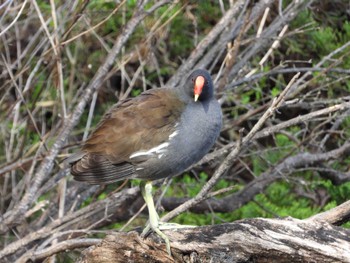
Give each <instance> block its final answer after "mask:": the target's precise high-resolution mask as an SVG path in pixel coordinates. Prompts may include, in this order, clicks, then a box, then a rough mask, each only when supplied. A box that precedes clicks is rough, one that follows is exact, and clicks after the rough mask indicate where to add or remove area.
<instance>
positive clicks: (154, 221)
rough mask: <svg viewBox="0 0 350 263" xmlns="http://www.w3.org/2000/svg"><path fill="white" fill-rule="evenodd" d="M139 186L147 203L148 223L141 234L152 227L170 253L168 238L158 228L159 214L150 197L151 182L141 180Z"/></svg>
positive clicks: (144, 233) (144, 234)
mask: <svg viewBox="0 0 350 263" xmlns="http://www.w3.org/2000/svg"><path fill="white" fill-rule="evenodd" d="M140 187H141V193H142V196H143V199H144V200H145V203H146V205H147V208H148V214H149V224H148V225H147V226H146V227H145V229H144V230H143V232H142V236H146V235H147V233H148V232H149V231H150V229H152V230H153V231H154V232H156V233H157V234H158V235H159V236H160V237H161V238H162V239H163V240H164V241H165V245H166V250H167V252H168V254H169V255H171V250H170V241H169V238H168V237H167V236H166V235H165V234H164V233H162V231H160V229H159V216H158V214H157V211H156V208H155V207H154V202H153V197H152V182H146V183H144V182H142V183H141V185H140Z"/></svg>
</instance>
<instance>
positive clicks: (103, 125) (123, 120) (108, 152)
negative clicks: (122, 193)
mask: <svg viewBox="0 0 350 263" xmlns="http://www.w3.org/2000/svg"><path fill="white" fill-rule="evenodd" d="M183 107H184V104H183V103H182V102H181V101H180V100H178V99H177V97H176V96H175V95H174V93H173V90H172V89H168V88H163V89H155V90H150V91H147V92H145V93H143V94H141V95H140V96H138V97H136V98H133V99H129V100H126V101H124V102H122V103H120V104H117V105H116V106H114V107H113V108H112V109H111V110H110V111H109V112H108V113H107V114H106V115H105V116H104V118H103V119H102V120H101V122H100V124H99V125H98V126H97V128H96V130H95V131H94V132H93V133H92V134H91V136H90V137H89V139H88V140H87V141H86V142H85V144H84V146H83V148H82V151H81V152H80V153H77V154H76V155H73V156H72V157H70V158H69V160H68V162H70V163H73V165H72V169H71V172H72V174H73V175H74V176H75V179H77V180H81V181H88V182H90V183H106V182H112V181H117V180H121V179H124V178H126V177H129V176H131V175H132V174H133V171H134V164H133V163H132V162H131V161H130V159H129V157H130V155H132V154H133V153H135V152H138V151H142V150H149V149H151V148H153V147H156V146H158V145H160V144H161V143H163V142H165V141H167V140H168V139H169V135H170V134H171V133H172V132H173V131H174V129H175V125H176V123H177V121H178V120H179V119H180V115H181V112H182V110H183Z"/></svg>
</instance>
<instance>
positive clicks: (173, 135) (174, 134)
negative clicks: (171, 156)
mask: <svg viewBox="0 0 350 263" xmlns="http://www.w3.org/2000/svg"><path fill="white" fill-rule="evenodd" d="M178 133H179V132H178V131H174V132H173V133H172V134H170V135H169V140H170V139H171V138H174V137H175V136H176V135H177V134H178Z"/></svg>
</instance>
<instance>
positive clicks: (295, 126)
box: [0, 0, 350, 262]
mask: <svg viewBox="0 0 350 263" xmlns="http://www.w3.org/2000/svg"><path fill="white" fill-rule="evenodd" d="M142 4H143V2H142V1H130V0H129V1H98V0H96V1H95V0H90V1H89V0H87V1H78V0H77V1H54V0H52V1H35V0H34V1H4V2H3V3H2V4H0V38H1V41H0V52H1V58H0V68H1V71H0V143H1V147H0V235H1V236H2V238H1V239H0V247H1V249H2V252H1V251H0V258H3V259H4V260H6V261H9V262H13V260H14V259H18V260H20V259H21V260H23V261H22V262H25V260H27V259H28V258H30V257H32V258H33V259H34V260H43V259H45V258H46V260H47V262H49V261H56V262H73V261H74V260H75V259H76V257H77V255H78V254H79V253H78V251H79V250H75V251H73V250H72V251H70V252H64V251H65V249H74V248H80V247H86V246H89V245H91V244H95V243H96V242H98V241H99V238H102V237H103V236H104V235H105V234H106V233H108V231H109V229H115V228H118V229H122V230H130V229H134V228H136V227H139V226H143V225H144V224H145V223H146V220H147V215H146V213H145V212H144V211H143V210H142V209H143V208H142V205H143V202H142V199H141V198H140V193H139V192H138V188H137V187H136V186H137V183H138V182H135V181H133V182H131V181H127V182H123V183H116V184H113V185H108V186H88V185H85V184H82V183H77V182H75V181H73V180H72V177H71V176H70V175H69V172H68V170H67V169H66V167H64V164H63V163H62V162H61V161H62V160H63V159H64V158H65V157H66V156H67V155H68V154H69V153H70V152H74V151H76V149H77V147H78V146H79V144H80V143H81V141H83V140H84V138H86V136H87V135H88V133H89V132H90V131H91V129H93V127H94V126H95V125H96V124H97V122H98V121H99V119H101V116H102V115H103V113H104V112H105V111H106V110H107V109H108V108H109V107H110V106H111V105H113V104H114V103H116V102H117V101H119V100H122V99H125V98H127V97H135V96H137V95H139V94H140V93H141V92H142V91H144V90H146V89H150V88H156V87H160V86H164V85H170V86H175V85H181V82H182V81H183V79H185V78H186V76H187V74H189V72H190V71H191V70H192V69H194V68H197V67H204V68H207V69H208V70H210V71H211V73H212V75H213V79H214V80H215V83H216V89H217V97H218V99H219V100H220V102H221V104H222V110H223V113H224V127H223V129H222V132H221V136H220V139H219V140H218V142H217V143H216V146H215V148H214V149H213V152H212V153H210V154H209V155H208V156H207V157H205V159H203V160H202V161H201V162H200V163H199V164H198V165H196V166H195V167H193V168H192V169H191V170H189V171H187V172H186V173H185V174H183V175H181V176H178V177H176V178H173V179H172V180H167V181H166V182H164V183H163V184H162V185H161V184H159V185H158V186H159V188H158V190H157V194H156V196H157V197H158V200H159V207H160V208H159V209H160V210H161V211H163V213H164V215H165V214H167V212H168V211H171V210H172V209H174V208H175V207H177V206H178V205H179V204H182V203H184V202H185V201H188V200H189V199H190V198H192V197H195V196H197V195H198V193H200V191H201V189H203V186H204V185H206V184H207V182H208V181H209V180H210V178H212V176H213V174H214V173H219V172H221V174H220V176H219V177H218V180H217V181H216V182H215V184H214V185H213V188H212V189H209V190H210V191H208V192H207V193H205V198H203V199H205V201H203V202H197V203H196V204H193V205H192V206H191V209H190V211H187V212H182V213H181V214H180V215H177V214H176V213H174V214H173V215H172V216H169V218H168V219H171V218H173V217H174V219H173V220H172V221H173V222H179V223H183V224H195V225H208V224H219V223H223V222H232V221H234V220H238V219H242V218H251V217H285V216H291V217H295V218H300V219H304V218H308V217H310V216H312V215H314V214H317V213H319V212H322V211H326V210H329V209H330V208H333V207H335V206H337V205H339V204H341V203H343V202H344V201H347V200H348V199H349V196H350V182H349V181H350V174H349V161H350V160H349V158H348V153H349V150H350V147H349V138H350V129H349V126H350V119H349V112H350V111H349V109H350V105H349V102H348V101H349V98H350V97H349V95H350V80H349V76H350V75H349V73H350V70H349V68H350V56H349V53H350V48H349V46H350V22H349V21H350V20H349V18H350V4H349V1H348V0H336V1H327V0H323V1H306V0H305V1H277V0H276V1H258V0H256V1H224V0H220V1H200V2H199V1H198V2H197V1H155V2H152V1H150V2H149V3H146V4H145V5H144V6H143V5H142ZM143 10H147V12H144V11H143ZM234 10H235V11H234ZM230 12H231V13H230ZM264 14H265V15H264ZM138 18H139V21H135V20H137V19H138ZM132 22H135V24H132ZM219 22H221V23H222V24H220V23H219ZM220 25H221V26H222V25H224V26H222V28H220ZM260 27H261V29H262V31H259V28H260ZM128 29H130V31H128ZM131 29H132V30H131ZM119 40H120V42H118V41H119ZM118 43H119V44H120V45H119V49H117V48H118V47H116V45H117V44H118ZM274 43H276V44H278V45H276V44H274ZM110 54H115V55H116V57H114V58H113V57H112V59H111V61H110V63H109V64H108V65H107V66H106V67H105V68H104V69H105V70H106V72H105V74H102V76H98V74H99V73H101V72H102V70H103V69H101V65H106V64H105V63H106V58H107V57H108V56H109V55H110ZM297 72H300V73H301V75H300V76H299V78H298V80H296V82H295V83H294V85H293V86H292V88H291V89H290V90H289V92H288V94H287V95H286V96H285V101H284V103H283V104H282V105H280V106H279V107H278V109H277V110H276V111H275V112H274V114H273V116H272V117H271V118H269V119H268V120H267V121H266V122H265V123H264V126H263V127H261V129H260V131H258V132H257V133H256V134H255V136H254V137H253V138H252V139H251V140H249V141H248V142H247V143H244V144H243V147H242V148H241V149H240V148H239V153H238V154H237V155H236V156H234V158H232V159H231V160H230V162H229V163H228V164H227V165H226V166H225V169H224V172H222V171H219V170H218V167H219V166H220V164H222V163H223V161H224V159H225V157H226V156H227V154H228V153H229V152H231V151H232V150H233V149H235V147H237V142H239V141H240V140H241V138H244V137H245V136H246V135H247V134H248V133H249V131H250V130H251V129H252V127H253V126H254V125H255V124H256V123H257V122H258V120H259V119H260V118H261V116H262V115H263V114H264V112H265V111H266V110H267V109H268V107H269V105H270V104H271V101H272V100H273V98H275V97H276V96H278V95H279V94H280V93H281V92H282V91H283V90H284V89H285V87H286V86H287V84H288V83H289V82H290V81H291V80H292V78H293V76H295V74H296V73H297ZM85 106H86V107H85ZM322 110H323V111H322ZM321 111H322V112H321ZM242 129H243V130H242ZM243 142H244V140H243ZM116 189H117V190H116ZM120 193H121V195H118V194H120ZM121 196H122V197H123V198H124V199H122V198H121ZM209 197H210V198H209ZM117 201H118V202H119V203H118V202H117ZM199 201H202V199H201V200H199ZM123 202H124V203H123ZM139 212H140V213H139ZM134 215H136V216H135V217H132V216H134ZM175 216H176V217H175ZM344 226H345V227H347V226H348V224H345V225H344ZM62 240H65V241H66V240H72V243H71V244H72V245H67V246H65V247H64V248H63V249H58V250H57V251H54V250H52V249H53V248H54V247H55V244H56V245H57V244H60V242H61V241H62ZM65 244H67V243H65ZM45 249H46V250H45ZM50 249H51V250H50ZM45 251H49V252H47V253H46V254H45V253H44V252H45ZM56 253H58V254H56ZM53 254H55V256H52V255H53ZM6 261H5V262H6ZM19 262H20V261H19Z"/></svg>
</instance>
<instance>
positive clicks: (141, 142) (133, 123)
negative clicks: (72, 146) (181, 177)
mask: <svg viewBox="0 0 350 263" xmlns="http://www.w3.org/2000/svg"><path fill="white" fill-rule="evenodd" d="M221 126H222V111H221V106H220V104H219V102H218V101H217V99H216V98H215V95H214V85H213V81H212V78H211V75H210V73H209V72H208V71H206V70H205V69H196V70H194V71H193V72H191V73H190V74H189V76H188V77H187V79H186V81H185V82H184V84H182V85H178V86H177V87H161V88H155V89H150V90H147V91H145V92H143V93H141V94H140V95H139V96H137V97H134V98H129V99H126V100H124V101H121V102H119V103H117V104H116V105H114V106H112V107H111V109H110V110H109V111H108V112H107V113H106V114H105V115H104V117H103V118H102V120H101V121H100V122H99V124H98V125H97V126H96V128H95V130H94V131H93V132H92V133H91V135H90V136H89V137H88V139H87V140H86V141H85V142H84V143H83V145H82V147H81V150H80V151H79V152H77V153H75V154H72V155H71V156H70V157H68V158H67V160H66V162H68V163H69V165H70V172H71V174H72V175H73V177H74V179H75V180H77V181H82V182H87V183H89V184H110V183H114V182H116V181H120V180H126V179H141V180H142V183H141V184H140V188H141V193H142V196H143V198H144V200H145V203H146V205H147V208H148V212H149V224H148V226H147V227H146V228H145V230H144V231H143V235H145V234H146V233H147V232H148V231H149V230H153V231H154V232H156V233H157V234H158V235H159V236H160V237H162V238H163V239H164V241H165V243H166V249H167V251H168V253H169V254H170V255H171V251H170V242H169V239H168V238H167V236H166V235H165V234H164V233H163V232H162V231H161V230H160V226H161V224H162V223H161V222H159V216H158V214H157V212H156V209H155V206H154V201H153V197H152V181H154V180H158V179H162V178H170V177H172V176H176V175H178V174H181V173H183V172H184V171H186V169H188V168H189V167H190V166H192V165H193V164H195V163H197V162H198V161H199V160H200V159H202V158H203V157H204V156H205V155H206V154H207V153H208V152H209V151H210V149H211V148H212V147H213V145H214V143H215V141H216V140H217V138H218V137H219V134H220V130H221Z"/></svg>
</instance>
